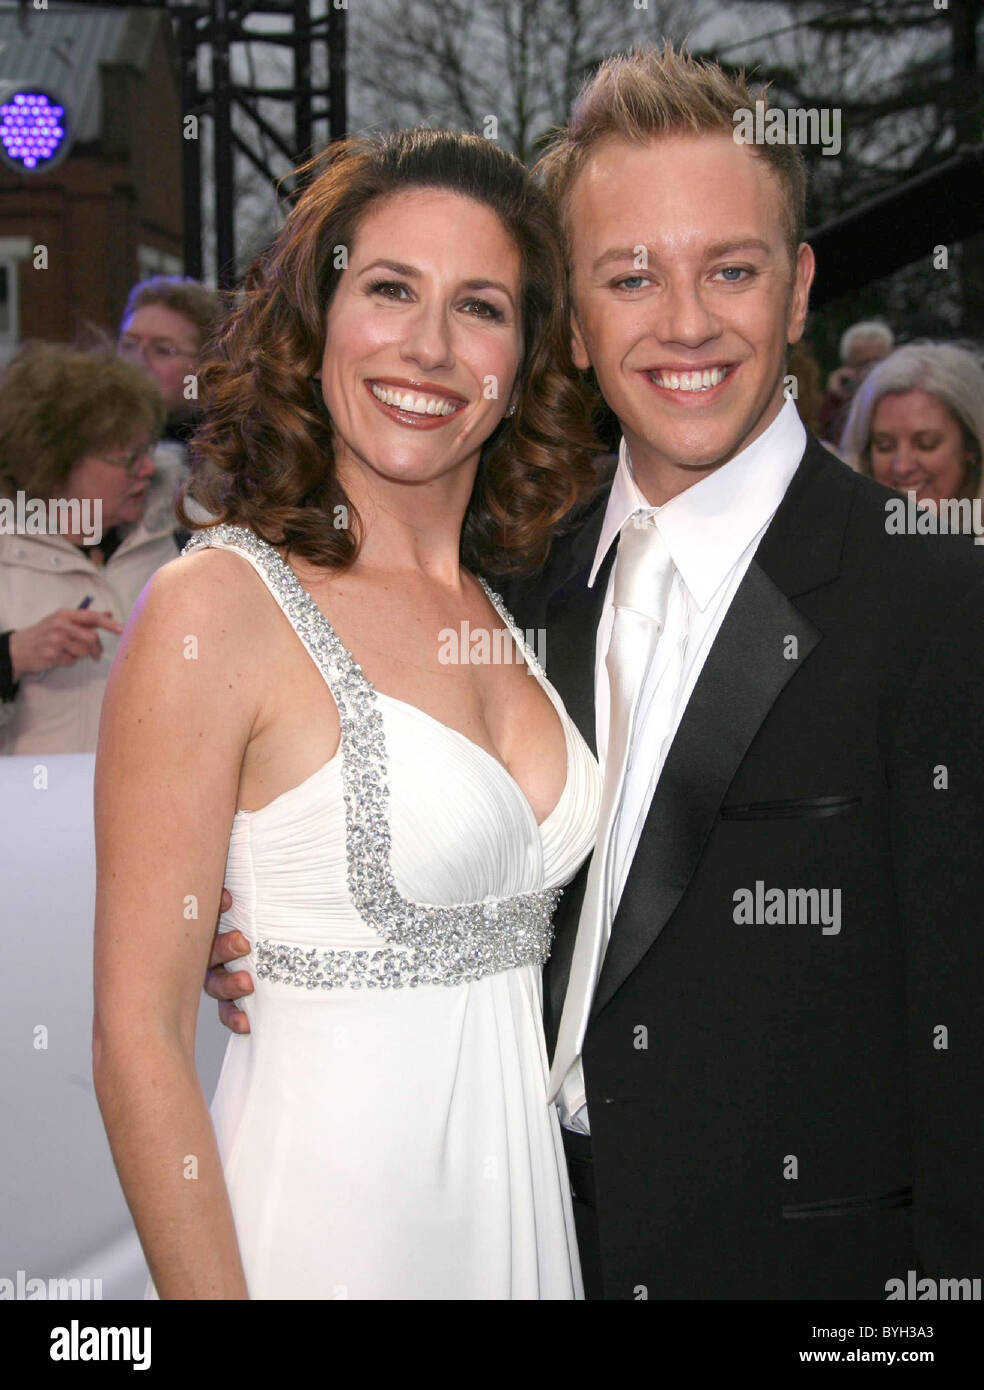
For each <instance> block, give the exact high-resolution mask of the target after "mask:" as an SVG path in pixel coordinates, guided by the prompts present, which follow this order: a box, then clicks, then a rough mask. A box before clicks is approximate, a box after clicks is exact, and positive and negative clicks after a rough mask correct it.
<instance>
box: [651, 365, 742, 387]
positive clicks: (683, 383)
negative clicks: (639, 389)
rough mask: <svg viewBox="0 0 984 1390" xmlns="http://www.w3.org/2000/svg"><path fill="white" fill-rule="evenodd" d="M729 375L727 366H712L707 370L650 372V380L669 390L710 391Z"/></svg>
mask: <svg viewBox="0 0 984 1390" xmlns="http://www.w3.org/2000/svg"><path fill="white" fill-rule="evenodd" d="M727 375H728V369H727V367H711V368H709V369H708V370H707V371H706V372H650V373H649V380H650V381H651V382H652V383H653V385H654V386H665V387H666V389H667V390H668V391H709V390H710V389H711V387H712V386H718V385H720V383H721V382H722V381H723V380H724V378H725V377H726V376H727Z"/></svg>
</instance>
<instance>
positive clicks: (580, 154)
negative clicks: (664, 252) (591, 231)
mask: <svg viewBox="0 0 984 1390" xmlns="http://www.w3.org/2000/svg"><path fill="white" fill-rule="evenodd" d="M756 98H757V99H759V100H762V101H765V88H763V89H761V90H760V91H757V92H755V93H753V92H751V91H750V90H749V88H748V86H747V85H746V82H745V74H744V72H739V73H738V75H737V76H736V77H730V76H729V75H728V74H727V73H726V72H725V71H724V69H723V68H722V67H720V66H719V65H718V64H717V63H713V62H706V61H704V60H702V59H698V58H694V57H692V56H691V54H689V53H687V52H686V51H684V50H682V49H681V50H679V51H678V50H676V49H674V47H673V45H672V44H671V43H669V42H666V43H664V44H663V45H662V47H655V46H654V45H652V44H642V45H639V46H638V47H636V48H633V49H632V50H631V52H629V53H627V54H618V55H616V56H615V57H612V58H608V59H606V61H605V62H604V63H602V65H601V67H600V68H599V69H598V71H597V72H596V73H595V75H594V76H593V77H592V78H590V79H589V80H588V81H587V82H586V83H585V85H584V87H582V89H581V91H580V93H579V95H578V97H577V99H576V100H575V102H574V105H573V107H572V108H571V116H570V120H569V121H568V123H567V125H566V126H565V127H564V128H563V129H562V130H561V131H559V132H558V134H557V135H556V136H555V137H554V139H553V140H552V141H551V143H550V144H549V146H548V147H547V150H546V152H545V153H544V155H543V158H542V159H541V160H540V162H539V163H538V165H537V172H538V173H540V174H541V175H542V177H543V179H544V183H545V185H546V188H547V191H548V193H549V194H550V196H551V198H552V200H553V202H554V205H555V207H556V208H557V209H558V211H559V212H560V215H561V219H562V221H563V223H564V227H565V231H566V229H567V226H568V212H569V203H570V195H571V190H572V188H573V187H574V183H575V181H576V180H577V177H578V175H579V174H580V172H581V170H582V169H583V168H584V165H585V164H586V163H587V161H588V159H589V157H590V156H591V154H592V153H593V152H594V151H595V150H596V149H597V147H598V145H599V144H601V142H602V141H603V140H606V139H610V138H616V139H621V140H628V141H631V142H632V143H634V144H642V143H646V142H648V141H650V140H653V139H658V138H659V137H661V136H665V135H681V134H687V133H697V134H700V133H703V132H713V131H721V132H727V133H728V134H729V135H732V136H733V134H734V130H735V116H736V112H738V111H741V110H752V109H753V108H754V105H755V101H756ZM766 106H767V103H766ZM751 148H752V149H753V150H754V151H755V153H757V154H759V155H761V157H762V158H763V159H765V160H766V161H767V162H768V164H769V165H770V167H771V168H772V170H773V172H774V173H775V174H776V176H777V177H778V179H779V184H780V188H781V190H782V200H783V214H782V217H783V229H784V231H785V234H786V241H787V245H788V246H789V249H790V256H791V258H792V260H793V262H794V263H795V261H796V248H797V247H798V246H799V243H800V242H801V241H802V240H803V233H804V223H805V219H806V165H805V162H804V160H803V155H802V153H801V152H800V150H799V149H798V148H797V147H796V146H795V145H790V144H783V145H780V144H776V145H766V144H763V145H753V146H751ZM567 235H568V240H569V232H567Z"/></svg>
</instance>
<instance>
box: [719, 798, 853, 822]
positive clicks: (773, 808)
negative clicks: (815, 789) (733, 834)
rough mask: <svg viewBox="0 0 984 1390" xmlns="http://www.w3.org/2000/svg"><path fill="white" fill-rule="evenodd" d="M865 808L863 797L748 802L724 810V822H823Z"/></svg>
mask: <svg viewBox="0 0 984 1390" xmlns="http://www.w3.org/2000/svg"><path fill="white" fill-rule="evenodd" d="M860 805H861V798H860V796H811V797H798V798H796V799H795V800H792V801H748V802H745V803H744V804H739V803H733V804H732V805H730V806H722V807H721V819H722V820H810V819H813V820H822V819H826V818H827V817H829V816H843V815H847V814H848V813H849V812H851V811H853V810H854V808H855V807H856V806H860Z"/></svg>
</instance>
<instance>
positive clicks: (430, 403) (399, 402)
mask: <svg viewBox="0 0 984 1390" xmlns="http://www.w3.org/2000/svg"><path fill="white" fill-rule="evenodd" d="M369 389H370V391H371V392H372V394H373V395H374V396H375V397H376V400H377V401H382V403H383V405H392V406H395V407H396V409H397V410H409V411H410V412H411V414H413V415H453V414H454V412H455V411H456V410H460V409H461V403H460V402H459V401H449V400H448V399H447V397H446V396H415V395H414V394H413V392H412V391H396V390H394V389H393V388H392V387H389V386H377V385H375V383H373V384H372V385H370V387H369Z"/></svg>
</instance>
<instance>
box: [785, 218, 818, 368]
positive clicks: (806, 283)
mask: <svg viewBox="0 0 984 1390" xmlns="http://www.w3.org/2000/svg"><path fill="white" fill-rule="evenodd" d="M816 268H817V263H816V260H815V259H814V255H813V247H812V246H810V245H809V244H808V243H807V242H805V241H801V242H800V244H799V248H798V249H797V252H796V266H795V268H794V270H793V290H792V294H791V295H790V298H789V316H788V319H787V323H786V341H787V343H798V342H799V340H800V338H802V336H803V329H804V328H805V327H806V314H807V310H808V309H809V307H810V286H811V285H812V284H813V276H814V274H815V272H816Z"/></svg>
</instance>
